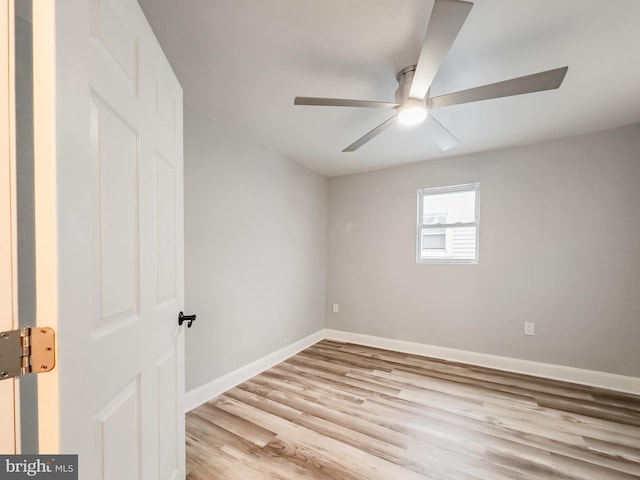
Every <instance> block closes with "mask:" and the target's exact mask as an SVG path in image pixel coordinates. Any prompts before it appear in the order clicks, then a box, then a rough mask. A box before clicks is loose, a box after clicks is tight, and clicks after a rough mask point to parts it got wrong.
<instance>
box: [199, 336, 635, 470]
mask: <svg viewBox="0 0 640 480" xmlns="http://www.w3.org/2000/svg"><path fill="white" fill-rule="evenodd" d="M187 471H188V475H187V479H188V480H205V479H206V480H212V479H216V480H254V479H280V480H284V479H287V480H289V479H290V480H303V479H323V480H342V479H344V480H356V479H358V480H361V479H367V480H370V479H371V480H373V479H385V480H411V479H416V480H424V479H435V480H443V479H464V480H474V479H486V480H502V479H521V480H525V479H544V480H547V479H550V480H553V479H564V480H570V479H585V480H609V479H632V478H635V479H638V478H640V397H637V396H633V395H628V394H620V393H615V392H611V391H607V390H600V389H596V388H590V387H584V386H578V385H573V384H568V383H563V382H557V381H551V380H545V379H540V378H535V377H529V376H525V375H519V374H513V373H506V372H501V371H497V370H491V369H487V368H481V367H475V366H470V365H465V364H460V363H453V362H446V361H442V360H434V359H430V358H425V357H419V356H416V355H407V354H401V353H395V352H390V351H387V350H379V349H374V348H369V347H362V346H357V345H352V344H346V343H339V342H333V341H328V340H324V341H322V342H319V343H317V344H316V345H314V346H312V347H310V348H308V349H306V350H304V351H303V352H301V353H299V354H297V355H295V356H294V357H291V358H290V359H288V360H286V361H285V362H283V363H281V364H279V365H277V366H276V367H274V368H272V369H270V370H268V371H266V372H263V373H262V374H260V375H258V376H257V377H255V378H253V379H251V380H249V381H247V382H245V383H243V384H241V385H239V386H238V387H236V388H234V389H232V390H230V391H228V392H226V393H225V394H224V395H221V396H219V397H217V398H215V399H214V400H212V401H210V402H209V403H206V404H204V405H202V406H200V407H198V408H196V409H195V410H192V411H191V412H189V413H188V414H187Z"/></svg>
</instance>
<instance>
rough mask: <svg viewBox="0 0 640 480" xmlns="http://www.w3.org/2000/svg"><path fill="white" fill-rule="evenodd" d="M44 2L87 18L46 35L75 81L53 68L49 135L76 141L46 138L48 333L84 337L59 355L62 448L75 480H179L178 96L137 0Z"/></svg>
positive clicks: (180, 164) (61, 13) (62, 15)
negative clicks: (51, 178)
mask: <svg viewBox="0 0 640 480" xmlns="http://www.w3.org/2000/svg"><path fill="white" fill-rule="evenodd" d="M55 3H56V6H55V10H56V17H57V19H58V20H57V21H58V22H59V21H61V20H59V19H66V18H67V17H68V16H69V15H72V16H75V17H77V18H76V19H75V20H76V22H83V21H84V22H85V24H84V27H82V25H81V26H80V27H78V26H77V24H76V23H74V24H73V26H72V27H69V28H73V29H74V31H73V32H69V31H68V30H69V28H67V29H65V28H60V27H59V26H58V28H56V29H53V31H54V35H55V39H56V42H55V45H56V46H57V48H61V49H62V50H59V51H57V52H56V56H57V65H58V67H59V66H60V65H59V64H60V63H65V64H66V63H69V62H71V63H72V64H73V69H72V71H79V72H80V76H79V77H78V78H76V79H75V80H77V81H78V82H79V83H82V82H84V85H83V87H82V88H76V90H77V91H76V92H73V91H71V90H70V89H69V88H67V87H66V84H65V83H64V82H62V81H61V76H62V77H63V76H64V73H63V72H64V71H69V67H68V66H66V68H65V69H64V70H63V69H60V68H58V70H57V77H56V78H58V82H59V87H58V90H57V92H56V96H57V105H65V106H67V105H72V107H74V108H70V111H69V113H67V112H66V109H62V108H60V109H58V110H57V111H56V126H57V127H60V125H61V122H62V123H65V125H67V124H66V122H69V125H71V126H73V127H74V128H75V129H76V130H77V131H79V132H80V134H83V133H84V132H86V133H84V134H86V136H87V138H86V141H83V140H82V137H81V136H79V137H78V138H74V137H73V132H74V129H73V128H62V129H60V128H58V129H57V134H56V135H57V137H56V141H57V146H58V150H60V146H63V147H64V148H63V150H64V151H65V152H66V153H67V154H66V155H60V153H58V156H57V163H56V173H57V175H58V177H57V178H58V190H57V196H56V199H57V202H58V206H57V209H58V210H57V218H58V222H59V225H60V228H59V229H58V230H57V232H56V233H57V237H56V238H57V241H58V245H59V247H58V249H59V255H58V281H59V285H64V287H63V288H61V290H60V292H59V295H58V305H59V320H58V326H59V336H60V339H61V343H62V344H64V343H65V340H66V339H68V338H69V336H71V334H70V333H67V336H65V332H71V331H73V334H72V336H73V337H74V341H80V342H86V343H84V345H85V346H86V348H84V349H81V348H79V349H78V350H77V351H73V350H71V351H70V350H69V347H66V348H65V346H64V345H61V346H60V354H61V358H60V360H61V361H60V364H59V370H58V375H59V381H58V388H59V393H58V396H59V398H60V402H61V409H60V411H61V414H60V418H59V420H60V427H59V431H58V435H59V437H60V438H61V442H60V445H61V446H60V449H61V450H63V451H64V452H65V453H78V452H80V453H81V456H80V468H81V470H83V471H84V472H86V473H85V474H82V475H81V476H82V477H83V478H85V475H86V478H99V479H107V480H111V479H114V480H115V479H118V480H120V479H127V480H128V479H145V480H151V479H153V480H157V479H175V478H182V477H183V476H184V416H183V411H182V410H183V406H182V398H183V395H184V348H183V341H184V340H183V335H184V333H183V328H184V327H178V324H177V315H178V312H179V311H180V310H182V309H183V307H184V306H183V298H184V293H183V281H184V280H183V269H184V266H183V256H184V254H183V249H184V243H183V240H182V235H183V220H182V215H183V214H182V212H183V199H182V197H183V187H182V181H183V174H182V169H183V158H182V131H181V129H182V90H181V87H180V85H179V83H178V81H177V80H176V78H175V76H174V75H173V72H172V71H171V68H170V66H169V64H168V62H167V60H166V58H165V57H164V54H163V53H162V50H161V49H160V46H159V45H158V43H157V41H156V39H155V37H154V35H153V33H152V31H151V28H150V27H149V25H148V24H147V22H146V19H145V18H144V15H143V13H142V11H141V9H140V7H139V6H138V4H137V2H136V1H135V0H90V1H89V7H90V8H89V10H88V11H85V12H86V13H87V15H86V16H84V14H83V12H82V8H80V13H79V14H76V11H75V10H72V9H70V7H69V6H67V5H65V4H66V3H68V2H55ZM74 3H78V5H76V7H81V6H82V5H83V4H84V5H86V3H84V2H74ZM88 19H91V22H89V20H88ZM81 42H82V43H81ZM71 45H75V48H71ZM78 45H85V46H86V48H84V49H83V48H78V47H77V46H78ZM65 46H66V47H65ZM74 69H75V70H74ZM64 80H66V79H64ZM84 109H86V110H84ZM83 111H86V114H85V115H84V117H83V115H82V113H81V112H83ZM73 112H75V113H73ZM79 112H80V115H79V114H78V113H79ZM84 123H86V126H84ZM69 125H67V127H68V126H69ZM71 147H73V148H71ZM83 149H86V150H83ZM69 185H76V186H77V188H76V189H69ZM72 233H74V235H73V236H70V234H72ZM76 235H77V236H79V237H80V238H76ZM74 302H75V303H74ZM78 302H80V304H81V305H82V308H80V307H79V306H78V305H77V303H78ZM83 352H84V353H83ZM74 355H77V357H74ZM63 356H66V362H65V361H64V360H65V358H63ZM86 357H88V358H86ZM69 362H74V369H75V371H76V372H78V371H80V374H81V375H83V382H82V384H81V385H79V383H78V380H77V378H76V379H73V378H69V377H67V375H66V373H67V372H68V371H69V369H70V368H71V367H69ZM75 362H80V363H82V362H86V364H85V366H84V368H83V369H79V368H77V365H76V364H75ZM43 401H45V399H44V397H43ZM85 402H86V408H85ZM74 407H75V408H74ZM82 425H89V426H90V428H86V427H83V426H82ZM68 428H74V429H75V430H77V431H78V432H79V433H78V434H77V435H74V436H70V435H68V434H67V433H66V432H65V430H66V429H68ZM87 445H88V446H89V448H87Z"/></svg>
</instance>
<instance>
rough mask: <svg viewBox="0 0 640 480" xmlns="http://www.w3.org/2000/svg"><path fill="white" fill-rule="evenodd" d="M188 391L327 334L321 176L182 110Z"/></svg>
mask: <svg viewBox="0 0 640 480" xmlns="http://www.w3.org/2000/svg"><path fill="white" fill-rule="evenodd" d="M184 135H185V245H186V248H185V295H186V298H185V304H186V306H185V308H186V313H196V314H197V315H198V319H197V321H196V323H195V324H194V327H193V328H191V329H190V330H187V332H186V333H187V335H186V337H187V340H186V368H187V372H186V389H187V391H189V390H191V389H193V388H196V387H198V386H200V385H203V384H205V383H207V382H209V381H211V380H214V379H216V378H218V377H220V376H222V375H224V374H226V373H229V372H231V371H233V370H235V369H237V368H239V367H242V366H244V365H246V364H248V363H250V362H252V361H254V360H257V359H259V358H261V357H263V356H265V355H267V354H270V353H273V352H274V351H276V350H278V349H279V348H281V347H284V346H287V345H290V344H291V343H293V342H295V341H297V340H299V339H301V338H304V337H306V336H307V335H310V334H312V333H315V332H317V331H319V330H321V329H322V328H324V319H325V311H324V309H325V304H326V296H325V290H326V265H327V235H326V226H327V202H328V200H327V191H328V186H327V180H326V179H325V178H324V177H322V176H320V175H318V174H315V173H312V172H311V171H309V170H307V169H305V168H303V167H301V166H299V165H297V164H295V163H293V162H291V161H289V160H287V159H285V158H283V157H281V156H279V155H277V154H275V153H273V152H271V151H269V150H267V149H265V148H262V147H260V146H257V145H255V144H253V143H252V142H251V141H250V140H248V139H246V138H242V137H241V136H240V135H238V134H236V133H234V132H232V131H229V130H228V129H227V128H225V127H224V126H223V125H221V124H220V123H218V122H216V121H214V120H212V119H210V118H208V117H206V116H204V115H202V114H200V113H198V112H196V111H194V110H193V109H190V108H185V128H184Z"/></svg>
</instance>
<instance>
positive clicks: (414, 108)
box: [398, 103, 427, 125]
mask: <svg viewBox="0 0 640 480" xmlns="http://www.w3.org/2000/svg"><path fill="white" fill-rule="evenodd" d="M425 118H427V109H426V108H425V106H424V105H422V104H419V103H411V104H409V105H405V106H402V107H400V109H399V111H398V121H399V122H400V123H401V124H402V125H416V124H418V123H420V122H423V121H424V119H425Z"/></svg>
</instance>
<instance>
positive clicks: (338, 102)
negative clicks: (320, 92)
mask: <svg viewBox="0 0 640 480" xmlns="http://www.w3.org/2000/svg"><path fill="white" fill-rule="evenodd" d="M293 104H294V105H317V106H322V107H366V108H397V107H398V106H399V105H398V104H397V103H390V102H375V101H369V100H350V99H347V98H323V97H296V98H295V99H294V101H293Z"/></svg>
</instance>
